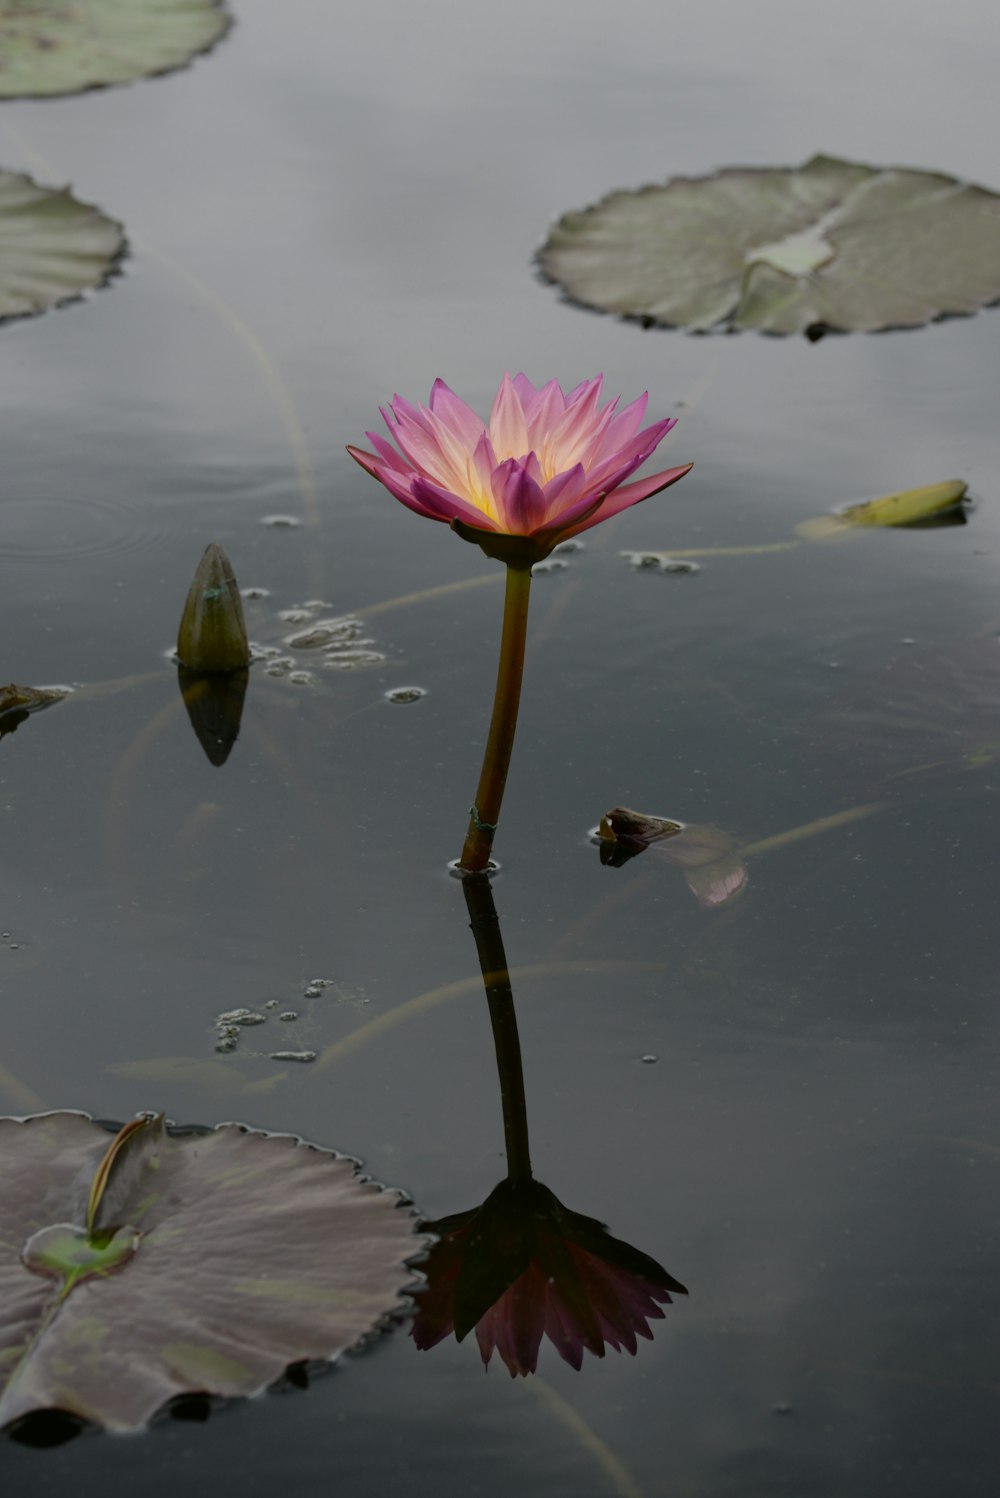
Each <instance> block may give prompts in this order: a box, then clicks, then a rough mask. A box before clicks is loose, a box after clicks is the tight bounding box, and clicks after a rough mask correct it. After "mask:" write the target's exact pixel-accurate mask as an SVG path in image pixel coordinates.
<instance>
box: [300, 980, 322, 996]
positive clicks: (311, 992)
mask: <svg viewBox="0 0 1000 1498" xmlns="http://www.w3.org/2000/svg"><path fill="white" fill-rule="evenodd" d="M322 992H323V990H322V989H321V988H320V987H319V985H318V984H316V983H310V985H309V987H308V988H305V989H303V991H302V997H303V998H304V999H318V998H319V996H320V994H321V993H322Z"/></svg>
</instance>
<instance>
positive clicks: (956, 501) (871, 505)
mask: <svg viewBox="0 0 1000 1498" xmlns="http://www.w3.org/2000/svg"><path fill="white" fill-rule="evenodd" d="M968 487H969V486H968V484H965V483H963V482H962V480H961V479H945V480H943V481H942V482H941V483H939V484H922V485H921V486H920V488H919V489H900V490H899V491H898V492H897V493H895V494H883V495H882V496H881V498H879V499H863V500H858V501H855V502H854V503H852V504H846V505H841V506H840V508H839V509H837V510H834V512H833V514H832V515H820V516H817V517H816V518H815V519H814V520H803V521H802V522H801V523H800V524H799V525H797V526H796V527H795V533H796V535H797V536H799V537H801V539H802V540H803V541H831V540H837V539H840V538H842V537H843V536H844V534H845V533H846V531H847V530H848V529H849V528H850V527H852V526H865V525H869V526H880V527H885V528H894V529H902V528H904V527H906V526H912V527H913V528H914V529H918V528H919V529H924V530H930V529H932V528H935V527H939V526H948V525H964V524H965V518H966V509H967V505H968V501H967V499H966V494H967V491H968Z"/></svg>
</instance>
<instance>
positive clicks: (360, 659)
mask: <svg viewBox="0 0 1000 1498" xmlns="http://www.w3.org/2000/svg"><path fill="white" fill-rule="evenodd" d="M384 660H385V656H384V655H381V654H380V653H379V652H378V651H377V650H336V651H333V650H331V651H330V652H329V654H328V655H326V656H325V657H324V660H323V664H324V666H330V667H332V668H333V670H335V671H360V670H362V669H363V668H364V667H365V666H380V665H381V664H382V662H383V661H384Z"/></svg>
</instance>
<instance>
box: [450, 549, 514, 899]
mask: <svg viewBox="0 0 1000 1498" xmlns="http://www.w3.org/2000/svg"><path fill="white" fill-rule="evenodd" d="M530 589H531V568H530V566H516V565H514V564H513V563H508V564H507V589H506V593H505V595H504V606H503V633H502V635H501V637H500V663H499V666H498V667H497V685H496V695H495V697H494V699H493V716H492V718H491V719H490V731H489V737H488V739H487V741H486V752H485V754H484V755H483V768H482V770H481V771H480V774H479V785H478V787H477V789H476V799H475V802H474V803H473V805H472V807H471V809H470V810H471V815H470V817H469V830H468V832H467V833H466V835H465V845H464V847H463V848H462V856H461V857H460V859H459V860H458V866H459V868H460V869H462V870H464V871H465V872H466V873H470V874H477V873H480V872H481V871H482V870H483V869H485V868H486V866H487V864H488V863H489V859H490V852H491V850H492V847H493V839H494V837H495V836H496V830H497V823H498V822H499V820H500V803H501V802H502V801H503V792H504V786H505V785H506V784H507V771H508V770H509V768H510V755H511V750H512V749H513V747H514V733H515V730H516V728H517V709H518V704H519V702H520V700H521V678H522V676H523V674H524V642H525V637H526V634H527V629H528V597H529V592H530Z"/></svg>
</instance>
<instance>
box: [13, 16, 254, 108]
mask: <svg viewBox="0 0 1000 1498" xmlns="http://www.w3.org/2000/svg"><path fill="white" fill-rule="evenodd" d="M231 25H232V19H231V17H230V16H228V15H227V14H226V12H225V9H224V7H223V6H222V4H220V3H219V0H87V3H86V5H69V4H53V3H52V0H0V98H4V99H12V98H15V99H16V98H34V97H38V96H39V95H46V94H47V95H52V94H76V93H80V92H81V91H82V90H83V89H88V88H103V87H105V86H106V85H108V84H113V83H131V82H132V81H133V80H134V79H136V78H148V77H151V76H153V75H155V74H158V73H169V72H172V71H173V70H174V69H175V68H182V67H184V66H185V65H186V64H187V63H189V62H190V61H191V59H192V58H193V57H195V56H197V54H198V53H199V52H205V51H207V50H208V48H209V47H211V46H213V45H214V44H215V43H216V42H217V41H218V40H219V38H220V37H222V36H224V35H225V33H226V32H227V31H228V30H229V27H230V26H231Z"/></svg>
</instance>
